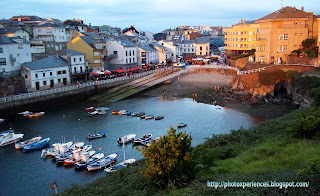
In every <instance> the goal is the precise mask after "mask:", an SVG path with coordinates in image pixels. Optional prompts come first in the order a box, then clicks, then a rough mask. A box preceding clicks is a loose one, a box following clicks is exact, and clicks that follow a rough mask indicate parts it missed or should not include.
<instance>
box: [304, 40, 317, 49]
mask: <svg viewBox="0 0 320 196" xmlns="http://www.w3.org/2000/svg"><path fill="white" fill-rule="evenodd" d="M316 43H317V42H316V40H315V39H305V40H303V41H302V47H304V48H309V47H311V46H313V45H315V44H316Z"/></svg>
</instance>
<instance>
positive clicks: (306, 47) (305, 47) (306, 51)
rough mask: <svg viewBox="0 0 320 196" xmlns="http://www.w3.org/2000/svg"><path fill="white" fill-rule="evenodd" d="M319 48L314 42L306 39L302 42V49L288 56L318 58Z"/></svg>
mask: <svg viewBox="0 0 320 196" xmlns="http://www.w3.org/2000/svg"><path fill="white" fill-rule="evenodd" d="M318 51H319V47H317V46H316V40H314V39H306V40H304V41H303V42H302V48H300V49H297V50H294V51H292V52H291V54H290V55H295V56H307V57H318Z"/></svg>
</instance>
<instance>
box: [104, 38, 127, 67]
mask: <svg viewBox="0 0 320 196" xmlns="http://www.w3.org/2000/svg"><path fill="white" fill-rule="evenodd" d="M114 51H117V55H118V57H117V58H112V59H111V60H110V63H111V64H124V63H123V62H124V61H123V59H124V58H123V47H122V46H121V45H120V44H119V43H118V42H117V41H111V42H110V44H109V45H108V46H107V55H108V56H109V55H111V54H113V52H114Z"/></svg>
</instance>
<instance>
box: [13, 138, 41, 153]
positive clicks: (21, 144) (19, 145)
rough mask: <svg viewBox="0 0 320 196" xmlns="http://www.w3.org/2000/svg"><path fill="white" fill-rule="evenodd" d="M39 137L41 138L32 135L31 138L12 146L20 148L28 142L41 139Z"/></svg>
mask: <svg viewBox="0 0 320 196" xmlns="http://www.w3.org/2000/svg"><path fill="white" fill-rule="evenodd" d="M41 138H42V137H41V136H38V137H34V138H31V139H28V140H25V141H23V142H19V143H16V144H15V145H14V147H15V148H16V149H17V150H18V149H21V148H23V147H25V146H26V145H29V144H32V143H34V142H37V141H39V140H41Z"/></svg>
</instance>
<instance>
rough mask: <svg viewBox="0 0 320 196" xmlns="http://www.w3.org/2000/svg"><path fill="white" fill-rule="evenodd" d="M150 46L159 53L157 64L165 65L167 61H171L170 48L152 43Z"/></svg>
mask: <svg viewBox="0 0 320 196" xmlns="http://www.w3.org/2000/svg"><path fill="white" fill-rule="evenodd" d="M151 46H152V47H154V48H155V49H157V50H158V51H159V63H167V61H168V60H172V55H173V53H172V51H171V50H170V48H167V47H165V46H163V45H160V44H158V43H152V44H151Z"/></svg>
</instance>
